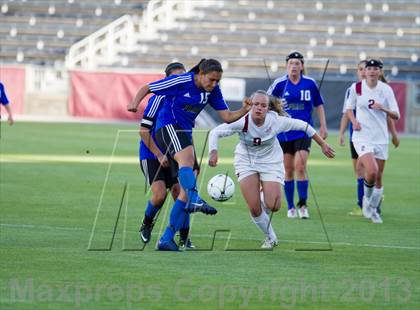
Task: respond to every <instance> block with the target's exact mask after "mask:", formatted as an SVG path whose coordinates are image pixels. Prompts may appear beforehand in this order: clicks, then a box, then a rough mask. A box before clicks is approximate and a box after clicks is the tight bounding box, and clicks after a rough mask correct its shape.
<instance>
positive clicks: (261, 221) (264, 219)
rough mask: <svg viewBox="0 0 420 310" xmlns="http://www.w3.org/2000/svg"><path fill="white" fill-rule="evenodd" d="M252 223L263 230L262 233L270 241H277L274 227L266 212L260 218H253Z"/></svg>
mask: <svg viewBox="0 0 420 310" xmlns="http://www.w3.org/2000/svg"><path fill="white" fill-rule="evenodd" d="M251 218H252V221H253V222H254V223H255V225H257V226H258V227H259V229H261V231H262V232H263V233H264V234H265V235H266V236H267V237H269V238H270V239H272V240H277V236H276V233H275V232H274V229H273V226H272V225H271V222H270V218H269V217H268V215H267V213H265V212H264V211H262V212H261V214H260V216H257V217H253V216H252V215H251Z"/></svg>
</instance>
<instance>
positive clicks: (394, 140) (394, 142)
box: [392, 136, 400, 148]
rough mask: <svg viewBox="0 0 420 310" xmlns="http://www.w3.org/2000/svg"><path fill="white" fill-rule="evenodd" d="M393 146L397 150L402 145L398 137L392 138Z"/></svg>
mask: <svg viewBox="0 0 420 310" xmlns="http://www.w3.org/2000/svg"><path fill="white" fill-rule="evenodd" d="M392 144H393V145H394V146H395V147H396V148H397V147H398V146H399V145H400V139H399V138H398V136H392Z"/></svg>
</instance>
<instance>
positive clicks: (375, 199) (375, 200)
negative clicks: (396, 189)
mask: <svg viewBox="0 0 420 310" xmlns="http://www.w3.org/2000/svg"><path fill="white" fill-rule="evenodd" d="M383 192H384V188H383V187H381V188H376V187H375V188H374V189H373V193H372V197H371V199H370V206H371V207H372V208H377V207H378V205H379V202H380V201H381V198H382V194H383Z"/></svg>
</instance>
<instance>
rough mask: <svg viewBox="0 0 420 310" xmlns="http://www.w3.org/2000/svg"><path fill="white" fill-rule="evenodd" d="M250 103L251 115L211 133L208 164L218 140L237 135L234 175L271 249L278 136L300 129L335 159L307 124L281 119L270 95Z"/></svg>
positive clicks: (280, 176) (279, 167) (279, 166)
mask: <svg viewBox="0 0 420 310" xmlns="http://www.w3.org/2000/svg"><path fill="white" fill-rule="evenodd" d="M251 100H252V109H251V112H250V113H248V114H247V115H245V116H244V117H243V118H241V119H239V120H238V121H236V122H233V123H231V124H222V125H219V126H218V127H216V128H214V129H213V130H212V131H211V132H210V136H209V152H210V157H209V165H210V166H211V167H215V166H216V165H217V160H218V155H217V141H218V139H219V138H221V137H226V136H231V135H233V134H235V133H238V134H239V138H240V142H239V144H238V145H237V146H236V149H235V163H234V165H235V173H236V176H237V177H238V181H239V184H240V187H241V191H242V195H243V196H244V198H245V201H246V203H247V205H248V208H249V210H250V213H251V217H252V220H253V222H254V223H255V224H256V225H257V226H258V227H259V228H260V229H261V230H262V231H263V233H264V234H265V235H266V239H265V240H264V243H263V244H262V248H273V247H274V246H275V245H276V244H277V236H276V234H275V232H274V230H273V228H272V226H271V223H270V219H269V216H268V212H267V211H269V210H271V211H274V212H275V211H277V210H279V209H280V206H281V188H280V186H279V183H280V184H282V185H284V165H283V151H282V149H281V147H280V145H279V143H278V141H277V135H278V134H279V133H280V132H285V131H289V130H302V131H304V132H306V133H307V134H308V136H309V137H312V139H314V140H315V141H316V142H317V143H318V144H319V145H320V146H321V148H322V151H323V153H324V154H325V155H326V156H327V157H330V158H332V157H334V151H333V150H332V149H331V148H330V146H329V145H328V144H327V143H325V141H324V140H323V139H322V138H321V137H320V136H319V135H318V134H317V133H316V131H315V130H314V129H313V128H312V126H310V125H309V124H308V123H306V122H304V121H301V120H297V119H292V118H289V117H284V116H280V115H285V112H284V111H283V110H282V109H281V106H279V105H278V106H274V105H270V103H272V104H273V103H274V102H276V101H270V96H269V95H268V94H267V93H266V92H265V91H263V90H259V91H256V92H255V93H254V94H252V96H251ZM277 102H279V101H277ZM269 110H270V111H269ZM274 111H276V112H274ZM260 184H262V189H263V193H264V204H265V208H266V209H268V210H267V211H265V212H263V210H262V208H261V205H262V203H261V201H260Z"/></svg>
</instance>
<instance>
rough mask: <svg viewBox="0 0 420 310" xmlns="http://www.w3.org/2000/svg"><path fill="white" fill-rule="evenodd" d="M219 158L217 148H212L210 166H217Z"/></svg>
mask: <svg viewBox="0 0 420 310" xmlns="http://www.w3.org/2000/svg"><path fill="white" fill-rule="evenodd" d="M217 160H218V156H217V150H212V151H211V152H210V157H209V166H210V167H216V166H217Z"/></svg>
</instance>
